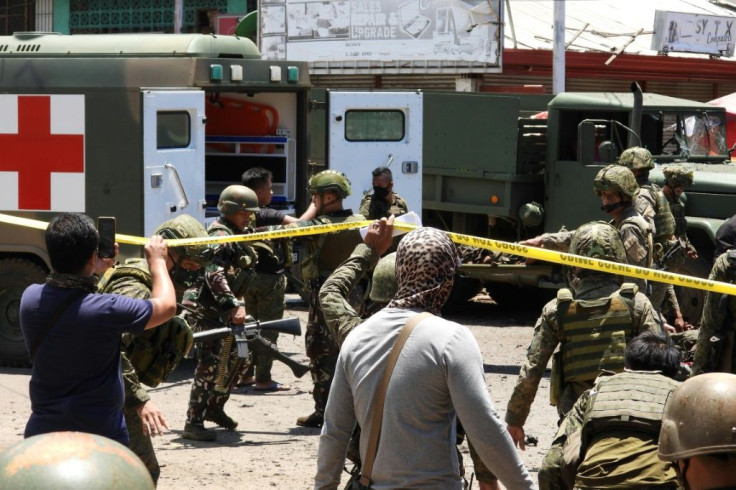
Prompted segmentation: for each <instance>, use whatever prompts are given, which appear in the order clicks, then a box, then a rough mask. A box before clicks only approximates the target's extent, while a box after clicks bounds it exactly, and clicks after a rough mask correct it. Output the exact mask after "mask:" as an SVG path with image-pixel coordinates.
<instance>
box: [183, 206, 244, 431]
mask: <svg viewBox="0 0 736 490" xmlns="http://www.w3.org/2000/svg"><path fill="white" fill-rule="evenodd" d="M208 234H209V235H210V236H229V235H239V234H243V232H241V231H239V230H238V229H236V228H235V227H234V226H233V225H232V223H230V222H229V221H228V220H227V219H225V218H222V217H221V218H218V219H217V221H215V222H214V223H212V225H211V226H210V228H209V229H208ZM254 258H255V252H254V251H253V250H252V249H251V247H249V246H247V245H245V244H244V242H237V243H227V244H224V245H221V246H220V247H219V248H218V249H217V252H215V258H214V259H213V265H212V266H210V267H208V268H207V271H206V273H205V275H204V278H203V281H201V282H200V284H198V285H197V286H196V287H195V288H193V289H190V290H189V291H187V292H186V293H185V297H184V303H185V304H187V306H190V307H195V308H196V307H199V308H201V309H200V312H201V313H202V314H203V315H204V316H206V317H207V318H210V319H212V320H217V321H219V322H221V323H229V316H228V315H229V311H230V310H231V309H232V308H236V307H238V306H239V305H240V299H239V298H240V297H242V295H243V294H244V293H245V291H246V290H247V288H248V286H249V284H250V282H251V281H252V279H253V272H252V269H251V266H252V265H253V263H254V261H255V260H254ZM195 328H196V329H198V330H211V329H213V328H217V327H216V326H214V325H212V324H211V323H209V322H206V321H204V320H201V321H198V323H197V325H196V327H195ZM197 361H198V362H197V367H196V368H195V371H194V379H193V380H192V390H191V393H190V396H189V408H188V410H187V424H202V423H203V421H204V420H213V421H215V422H218V421H217V420H215V418H217V417H218V415H220V416H222V414H223V411H224V406H225V403H226V402H227V400H228V399H229V398H230V391H231V390H232V388H233V387H234V386H235V385H236V384H237V382H238V375H239V373H240V370H241V369H242V361H241V360H240V359H239V358H238V350H237V344H236V342H235V337H234V336H232V335H229V336H227V337H225V338H223V339H219V340H213V341H207V342H201V343H200V348H199V350H198V359H197ZM223 363H224V364H223ZM218 425H222V424H220V423H219V422H218ZM224 426H225V427H226V428H231V429H232V428H235V427H234V426H237V422H234V421H232V419H230V420H229V421H227V423H226V424H225V425H224ZM228 426H229V427H228Z"/></svg>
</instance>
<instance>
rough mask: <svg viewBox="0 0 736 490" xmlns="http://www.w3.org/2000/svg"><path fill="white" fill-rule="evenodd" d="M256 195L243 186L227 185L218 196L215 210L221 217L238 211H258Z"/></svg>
mask: <svg viewBox="0 0 736 490" xmlns="http://www.w3.org/2000/svg"><path fill="white" fill-rule="evenodd" d="M258 209H259V208H258V195H256V193H255V191H254V190H252V189H250V188H248V187H246V186H244V185H229V186H227V187H225V189H224V190H223V191H222V193H221V194H220V200H219V201H218V202H217V210H218V211H219V212H220V215H222V216H230V215H231V214H235V213H237V212H238V211H253V212H255V211H258Z"/></svg>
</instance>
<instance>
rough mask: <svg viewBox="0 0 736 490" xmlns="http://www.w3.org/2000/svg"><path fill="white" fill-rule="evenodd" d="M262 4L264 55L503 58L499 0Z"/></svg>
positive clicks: (278, 0) (266, 0)
mask: <svg viewBox="0 0 736 490" xmlns="http://www.w3.org/2000/svg"><path fill="white" fill-rule="evenodd" d="M260 9H261V25H260V28H261V52H262V53H263V56H264V57H265V58H268V59H288V60H295V61H297V60H298V61H310V62H314V61H330V62H332V61H365V60H369V61H397V60H411V61H430V62H432V61H440V60H441V61H470V62H482V63H489V64H492V65H496V66H497V65H498V64H499V62H500V56H501V44H500V39H501V37H502V35H503V34H502V32H501V30H500V23H501V22H502V15H501V10H500V9H501V2H500V0H488V1H486V0H467V1H466V0H335V1H305V0H261V6H260ZM430 64H431V63H430Z"/></svg>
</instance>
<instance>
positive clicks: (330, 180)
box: [307, 170, 350, 199]
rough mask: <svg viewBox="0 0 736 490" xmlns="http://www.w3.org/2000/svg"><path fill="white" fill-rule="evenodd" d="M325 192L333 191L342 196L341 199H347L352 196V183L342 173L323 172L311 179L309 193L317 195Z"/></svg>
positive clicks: (334, 171)
mask: <svg viewBox="0 0 736 490" xmlns="http://www.w3.org/2000/svg"><path fill="white" fill-rule="evenodd" d="M325 191H332V192H334V193H336V194H337V195H338V196H340V199H345V198H346V197H348V196H349V195H350V181H349V180H348V178H347V177H346V176H345V174H344V173H342V172H338V171H337V170H323V171H321V172H320V173H318V174H316V175H313V176H312V178H311V179H309V182H308V183H307V192H309V193H310V194H315V193H318V192H325Z"/></svg>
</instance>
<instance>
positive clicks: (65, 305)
mask: <svg viewBox="0 0 736 490" xmlns="http://www.w3.org/2000/svg"><path fill="white" fill-rule="evenodd" d="M85 294H87V292H86V291H82V292H78V293H76V294H72V295H71V296H69V297H68V298H67V299H66V301H64V302H63V303H61V304H60V305H59V307H58V308H57V309H56V311H54V314H53V315H51V317H50V318H49V320H48V321H47V322H46V324H45V325H44V326H43V328H42V329H41V331H40V332H38V335H36V338H35V339H34V342H33V345H32V346H31V350H30V351H29V357H30V358H31V361H33V358H34V357H36V352H37V351H38V348H39V347H40V346H41V342H43V339H45V338H46V334H48V333H49V331H50V330H51V327H53V326H54V324H55V323H56V320H58V319H59V317H60V316H61V314H62V313H64V311H66V309H67V308H69V306H71V304H72V303H74V301H75V300H77V299H79V298H81V297H82V296H84V295H85Z"/></svg>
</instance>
